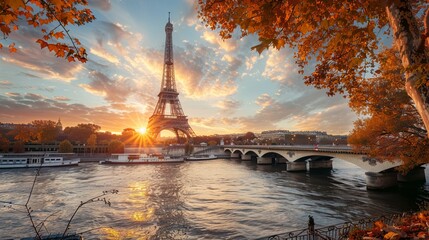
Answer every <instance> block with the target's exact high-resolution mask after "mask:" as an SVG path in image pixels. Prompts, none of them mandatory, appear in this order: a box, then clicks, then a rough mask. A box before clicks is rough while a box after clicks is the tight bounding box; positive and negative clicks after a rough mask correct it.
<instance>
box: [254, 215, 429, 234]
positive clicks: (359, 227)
mask: <svg viewBox="0 0 429 240" xmlns="http://www.w3.org/2000/svg"><path fill="white" fill-rule="evenodd" d="M265 239H285V240H286V239H302V240H306V239H331V240H337V239H338V240H339V239H348V240H361V239H366V240H400V239H404V240H405V239H429V211H428V210H421V211H417V212H406V213H401V214H392V215H387V216H380V217H375V218H365V219H361V220H359V221H355V222H344V223H341V224H337V225H331V226H326V227H322V228H315V222H314V219H313V217H311V216H309V222H308V227H307V228H305V229H301V230H296V231H292V232H286V233H281V234H276V235H270V236H267V237H263V238H258V240H265Z"/></svg>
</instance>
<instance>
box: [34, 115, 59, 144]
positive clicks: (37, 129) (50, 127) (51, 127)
mask: <svg viewBox="0 0 429 240" xmlns="http://www.w3.org/2000/svg"><path fill="white" fill-rule="evenodd" d="M31 125H32V128H31V130H32V134H33V136H35V138H36V140H37V141H38V142H39V143H41V144H45V143H51V142H54V141H55V139H56V138H57V136H58V133H59V131H58V128H57V126H56V122H54V121H51V120H34V121H32V122H31Z"/></svg>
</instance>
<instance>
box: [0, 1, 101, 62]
mask: <svg viewBox="0 0 429 240" xmlns="http://www.w3.org/2000/svg"><path fill="white" fill-rule="evenodd" d="M87 4H88V2H87V0H69V1H59V0H4V1H1V2H0V31H1V32H2V33H3V38H4V39H6V38H7V37H8V36H9V35H10V34H11V33H12V32H18V31H19V30H20V28H22V25H24V24H26V25H28V26H30V27H33V28H34V29H35V30H36V31H38V33H39V34H40V35H39V38H37V39H36V43H38V44H39V45H40V47H41V48H47V49H48V50H49V51H50V52H53V53H54V54H55V56H57V57H64V58H66V59H67V60H68V61H75V60H78V61H81V62H86V61H87V59H86V55H87V54H86V50H85V48H83V47H80V46H81V43H80V42H79V40H78V39H77V38H73V37H72V36H71V35H70V32H69V30H68V29H67V27H68V26H69V25H76V26H81V25H84V24H86V23H89V22H91V21H93V20H94V19H95V17H94V15H93V14H92V12H91V10H89V9H88V8H84V6H86V5H87ZM66 39H67V40H66ZM2 47H3V45H2V44H1V43H0V48H2ZM8 48H9V51H10V52H16V51H17V49H16V48H15V43H14V42H12V43H10V44H9V46H8Z"/></svg>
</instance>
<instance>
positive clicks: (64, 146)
mask: <svg viewBox="0 0 429 240" xmlns="http://www.w3.org/2000/svg"><path fill="white" fill-rule="evenodd" d="M58 152H60V153H72V152H73V145H72V144H71V143H70V141H69V140H67V139H66V140H64V141H61V142H60V144H59V145H58Z"/></svg>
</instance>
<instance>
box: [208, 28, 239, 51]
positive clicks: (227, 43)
mask: <svg viewBox="0 0 429 240" xmlns="http://www.w3.org/2000/svg"><path fill="white" fill-rule="evenodd" d="M201 37H202V38H203V39H204V40H206V41H207V42H209V43H211V44H213V45H215V46H216V48H218V47H219V48H221V49H223V50H224V51H226V52H232V51H234V50H235V49H237V42H236V40H234V39H232V38H230V39H225V40H222V39H221V38H220V37H219V35H218V34H217V33H216V32H212V31H205V32H203V35H202V36H201Z"/></svg>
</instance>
